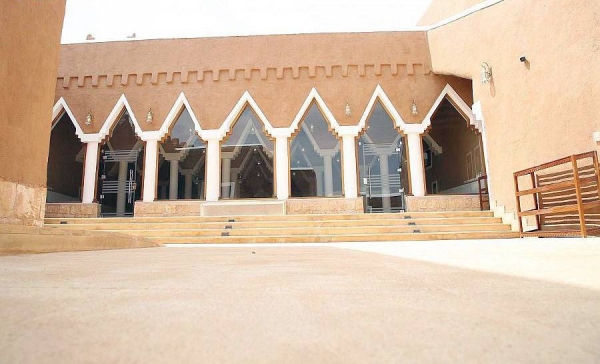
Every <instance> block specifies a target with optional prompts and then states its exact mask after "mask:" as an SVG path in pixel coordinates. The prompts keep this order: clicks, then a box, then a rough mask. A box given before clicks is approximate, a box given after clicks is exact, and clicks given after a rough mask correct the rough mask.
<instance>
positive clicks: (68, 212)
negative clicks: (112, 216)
mask: <svg viewBox="0 0 600 364" xmlns="http://www.w3.org/2000/svg"><path fill="white" fill-rule="evenodd" d="M46 217H47V218H62V217H65V218H67V217H70V218H73V217H75V218H94V217H100V204H98V203H47V204H46Z"/></svg>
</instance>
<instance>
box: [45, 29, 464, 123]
mask: <svg viewBox="0 0 600 364" xmlns="http://www.w3.org/2000/svg"><path fill="white" fill-rule="evenodd" d="M448 83H449V84H451V85H452V87H454V89H455V90H456V91H457V92H458V93H459V94H460V95H461V97H463V98H464V99H465V100H468V101H467V102H469V101H470V100H471V94H472V91H471V86H470V83H469V82H468V81H467V82H465V81H464V80H462V79H459V78H456V77H450V76H439V75H434V74H433V73H432V72H431V70H430V59H429V52H428V48H427V35H426V33H425V32H419V31H415V32H375V33H333V34H299V35H270V36H252V37H224V38H194V39H167V40H140V41H128V42H109V43H85V44H72V45H63V46H62V50H61V63H60V67H59V72H58V77H57V84H56V97H55V100H58V99H59V98H60V97H63V98H64V99H65V101H66V103H67V104H68V105H69V107H70V109H71V110H72V111H73V114H74V116H75V118H76V119H77V122H78V123H79V124H80V125H81V128H82V130H83V131H84V132H85V133H94V132H98V130H99V129H100V128H101V126H102V124H103V122H104V121H105V120H106V119H107V117H108V115H109V113H110V111H111V110H112V108H113V107H114V105H115V104H116V103H117V100H118V99H119V97H120V96H121V95H122V94H125V96H126V97H127V100H128V102H129V103H130V105H131V107H132V109H133V113H134V115H135V116H136V117H137V119H138V120H139V121H140V124H141V128H142V129H143V130H144V131H148V130H157V129H159V128H160V126H161V124H162V122H163V121H164V120H165V118H166V116H167V113H168V112H169V110H170V108H171V107H172V106H173V104H174V103H175V100H176V99H177V97H178V95H179V94H180V93H181V92H182V91H183V92H185V95H186V97H187V98H188V100H189V102H190V105H191V107H192V109H193V112H194V113H195V115H196V116H197V117H198V119H199V121H200V124H201V126H202V128H204V129H216V128H218V127H219V126H221V124H222V123H223V122H224V120H225V119H226V118H227V115H228V114H229V113H230V112H231V110H232V109H233V107H234V105H235V104H236V102H237V101H238V100H239V99H240V97H241V96H242V95H243V94H244V92H245V91H248V92H249V93H250V94H251V96H252V97H253V98H254V100H255V101H256V103H257V104H258V106H259V107H260V108H261V110H262V111H263V112H264V114H265V115H266V117H267V118H268V119H269V121H270V122H271V124H272V125H273V126H275V127H288V126H289V125H290V124H291V123H292V121H293V119H294V117H295V116H296V114H297V113H298V111H299V110H300V108H301V106H302V103H303V102H304V100H305V99H306V98H307V96H308V95H309V93H310V91H311V89H312V88H313V87H315V88H316V89H317V91H318V92H319V94H320V95H321V96H322V98H323V99H324V101H325V103H326V104H327V106H328V107H329V108H330V110H331V112H332V113H333V115H334V116H335V118H336V119H337V121H338V122H339V123H340V124H342V125H356V124H358V122H359V119H360V117H361V116H362V113H363V111H364V110H365V108H366V106H367V104H368V102H369V99H370V98H371V96H372V94H373V92H374V91H375V88H376V86H377V85H378V84H379V85H381V86H382V88H383V90H384V91H385V92H386V94H387V95H388V96H389V98H390V99H391V101H392V103H393V105H394V107H395V108H396V109H397V110H398V112H399V113H400V115H401V116H402V118H403V119H404V120H405V121H406V122H408V123H419V122H421V120H422V118H423V116H424V114H425V113H426V112H427V111H428V110H429V108H430V107H431V106H432V105H433V103H434V102H435V100H436V98H437V97H438V95H439V94H440V92H441V91H442V90H443V88H444V87H445V86H446V84H448ZM413 99H415V100H416V102H417V104H418V105H419V108H420V110H422V113H421V114H420V115H418V116H413V115H412V114H411V105H412V100H413ZM346 102H348V103H349V104H350V106H351V109H352V115H351V116H347V115H346V114H345V106H346ZM150 108H152V111H153V113H154V120H155V121H154V122H153V123H152V124H147V123H145V122H144V120H145V116H146V114H147V112H148V110H149V109H150ZM90 111H91V112H92V113H93V115H94V122H93V123H92V125H89V126H88V125H85V124H84V122H85V118H86V115H87V113H88V112H90Z"/></svg>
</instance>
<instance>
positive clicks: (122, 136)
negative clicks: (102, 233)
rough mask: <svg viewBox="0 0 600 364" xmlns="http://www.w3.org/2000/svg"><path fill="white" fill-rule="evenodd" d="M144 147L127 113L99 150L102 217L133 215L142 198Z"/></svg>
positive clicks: (122, 116)
mask: <svg viewBox="0 0 600 364" xmlns="http://www.w3.org/2000/svg"><path fill="white" fill-rule="evenodd" d="M143 147H144V143H143V142H142V141H141V140H139V138H138V137H137V135H136V134H135V128H134V126H133V121H132V120H131V117H130V116H129V114H128V113H127V111H125V110H124V111H123V113H122V114H121V116H120V117H119V119H118V121H117V123H116V125H115V126H114V127H113V129H112V131H111V133H110V135H109V137H108V140H106V141H105V142H104V143H103V145H102V147H101V148H100V165H99V168H98V184H97V186H98V189H97V193H98V195H97V200H98V201H99V202H100V216H102V217H125V216H133V213H134V211H133V210H134V205H135V201H136V200H139V199H140V198H141V188H138V186H141V183H142V181H141V178H142V173H141V170H140V166H142V165H143Z"/></svg>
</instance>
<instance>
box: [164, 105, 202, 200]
mask: <svg viewBox="0 0 600 364" xmlns="http://www.w3.org/2000/svg"><path fill="white" fill-rule="evenodd" d="M205 162H206V145H205V143H204V142H203V141H202V140H201V139H200V138H199V137H198V135H197V134H196V130H195V125H194V122H193V121H192V117H191V116H190V113H189V112H188V110H187V109H185V108H184V109H183V110H182V112H181V114H180V115H179V117H178V118H177V120H176V122H175V124H174V125H173V127H172V128H171V130H170V132H169V136H168V137H167V138H166V139H165V140H164V141H162V142H161V143H160V158H159V161H158V166H159V167H158V199H159V200H181V199H185V200H198V199H204V180H205V173H204V168H205Z"/></svg>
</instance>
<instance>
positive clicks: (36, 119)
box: [0, 0, 65, 187]
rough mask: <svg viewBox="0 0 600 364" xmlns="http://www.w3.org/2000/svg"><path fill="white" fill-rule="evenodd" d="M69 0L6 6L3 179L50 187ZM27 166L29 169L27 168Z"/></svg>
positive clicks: (0, 48)
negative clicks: (53, 118)
mask: <svg viewBox="0 0 600 364" xmlns="http://www.w3.org/2000/svg"><path fill="white" fill-rule="evenodd" d="M64 12H65V0H45V1H39V0H22V1H17V0H3V1H1V2H0V35H1V36H0V80H1V82H0V95H3V97H2V100H0V178H2V179H5V180H9V181H13V182H18V183H23V184H26V185H30V186H40V187H41V186H44V185H45V183H46V165H47V161H48V145H49V138H50V123H49V122H48V120H50V118H51V116H52V106H53V102H52V101H53V96H54V88H55V84H56V70H57V67H58V55H59V50H60V47H59V44H60V35H61V31H62V24H63V17H64ZM25 167H26V168H25Z"/></svg>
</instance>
